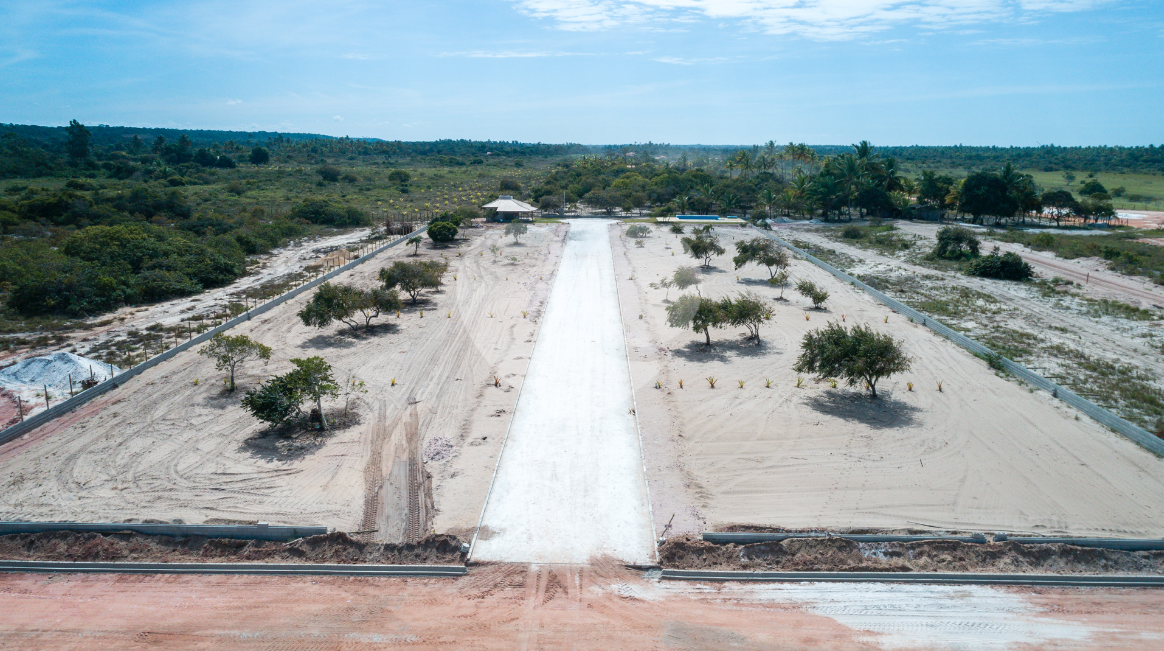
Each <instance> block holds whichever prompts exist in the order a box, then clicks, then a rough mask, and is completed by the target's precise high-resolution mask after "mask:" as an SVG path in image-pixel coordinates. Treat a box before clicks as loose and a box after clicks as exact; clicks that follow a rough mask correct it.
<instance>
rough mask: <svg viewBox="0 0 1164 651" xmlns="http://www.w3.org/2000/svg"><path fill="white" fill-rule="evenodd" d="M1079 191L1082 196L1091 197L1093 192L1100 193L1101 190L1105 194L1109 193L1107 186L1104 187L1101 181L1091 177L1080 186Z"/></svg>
mask: <svg viewBox="0 0 1164 651" xmlns="http://www.w3.org/2000/svg"><path fill="white" fill-rule="evenodd" d="M1077 192H1078V193H1079V196H1081V197H1090V196H1091V195H1093V194H1099V193H1101V192H1102V193H1103V194H1107V188H1105V187H1103V184H1102V183H1100V182H1099V181H1096V180H1095V179H1090V180H1088V181H1087V182H1086V183H1084V184H1083V185H1081V186H1079V189H1078V190H1077Z"/></svg>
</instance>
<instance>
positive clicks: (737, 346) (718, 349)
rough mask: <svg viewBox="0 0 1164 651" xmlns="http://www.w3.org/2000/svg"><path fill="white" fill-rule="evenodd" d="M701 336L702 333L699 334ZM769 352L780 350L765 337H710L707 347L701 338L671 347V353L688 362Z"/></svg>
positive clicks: (776, 352)
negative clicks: (681, 345) (677, 346)
mask: <svg viewBox="0 0 1164 651" xmlns="http://www.w3.org/2000/svg"><path fill="white" fill-rule="evenodd" d="M700 336H702V335H700ZM771 353H775V354H780V351H779V350H777V349H776V347H775V346H772V345H770V344H769V343H768V341H767V340H766V339H763V338H761V339H760V340H759V341H756V340H755V339H744V338H743V337H740V338H739V339H730V338H728V339H724V338H721V339H719V340H716V339H712V340H711V347H710V348H709V347H708V346H707V345H706V344H704V343H703V340H693V341H690V342H688V343H687V345H685V346H683V347H682V348H672V349H671V354H672V355H673V356H675V357H678V358H680V359H683V360H687V361H689V362H706V361H710V360H715V361H720V362H723V361H727V360H728V359H730V358H732V357H760V356H763V355H768V354H771Z"/></svg>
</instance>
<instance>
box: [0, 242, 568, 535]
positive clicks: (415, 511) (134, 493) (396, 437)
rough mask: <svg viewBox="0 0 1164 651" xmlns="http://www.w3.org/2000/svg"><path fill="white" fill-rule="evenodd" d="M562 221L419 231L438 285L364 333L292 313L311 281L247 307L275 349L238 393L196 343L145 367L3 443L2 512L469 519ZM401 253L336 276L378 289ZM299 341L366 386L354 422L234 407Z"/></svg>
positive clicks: (361, 522) (464, 523)
mask: <svg viewBox="0 0 1164 651" xmlns="http://www.w3.org/2000/svg"><path fill="white" fill-rule="evenodd" d="M564 229H565V227H564V226H559V227H555V226H532V227H531V228H530V232H529V235H528V236H527V237H526V238H525V241H524V242H523V243H522V244H521V245H514V244H513V242H512V240H504V241H503V240H502V234H501V231H500V230H499V229H487V230H477V229H474V230H472V231H470V233H471V240H469V241H467V242H461V243H460V244H458V245H457V246H454V247H451V248H449V249H447V250H444V251H440V250H433V249H430V248H428V247H427V245H426V247H425V248H424V249H423V250H422V252H421V257H422V258H423V257H433V256H439V255H442V254H443V255H446V256H447V258H448V260H449V262H450V270H449V274H448V275H447V276H446V278H445V282H446V284H445V287H444V289H443V291H441V292H438V293H431V294H428V295H426V296H425V297H423V298H422V301H421V303H420V304H419V305H417V306H411V305H409V306H407V307H406V309H405V310H404V312H403V314H402V315H401V316H400V317H399V318H397V317H395V316H394V315H388V316H386V317H382V318H381V319H380V320H379V321H378V322H379V323H380V325H379V326H376V327H374V328H373V330H372V331H370V332H359V333H356V334H352V333H350V332H348V331H346V329H345V328H346V326H339V325H337V326H333V327H329V328H326V329H323V330H316V329H311V328H307V327H306V326H304V325H303V324H302V323H301V322H300V321H299V319H298V317H297V316H296V312H297V311H298V310H300V309H301V308H302V307H303V305H304V304H305V303H306V302H307V300H308V298H309V297H308V295H306V294H305V295H304V296H302V297H299V298H297V299H296V300H293V301H289V302H288V303H286V304H284V305H282V306H279V307H278V308H276V309H274V310H272V311H270V312H268V313H266V314H264V315H262V316H260V317H256V318H255V319H254V320H253V321H251V322H250V323H248V324H246V325H245V326H240V327H238V328H235V329H234V331H233V332H234V333H242V334H248V335H250V336H251V337H254V338H255V339H257V340H259V341H261V342H264V343H267V344H269V345H271V346H272V347H273V348H274V349H275V353H274V357H273V358H272V360H271V362H270V364H269V365H268V366H266V367H264V366H262V365H259V364H251V365H249V366H247V367H246V368H245V369H244V370H243V372H242V374H241V376H240V378H239V380H240V391H238V392H237V393H235V394H234V395H230V394H226V393H224V392H223V390H222V386H223V385H222V377H223V374H222V373H220V372H216V371H215V370H214V369H213V365H212V363H211V362H209V361H208V360H206V359H205V358H203V357H200V356H198V355H197V354H195V353H194V352H187V353H184V354H183V355H180V356H178V357H176V358H175V359H173V360H170V361H168V362H166V363H165V364H162V365H159V366H158V367H156V368H153V369H150V370H149V371H147V372H145V373H143V374H142V375H140V376H138V377H136V378H133V379H132V380H130V381H129V382H127V383H126V385H124V386H123V387H121V388H118V389H116V390H114V391H112V392H110V393H109V394H106V395H104V396H102V397H100V398H98V399H96V400H94V401H93V402H91V403H89V404H87V405H86V406H84V407H82V408H80V409H78V410H77V411H75V412H73V413H71V414H69V415H67V416H65V417H62V418H60V419H58V420H56V421H54V422H52V423H50V424H47V425H45V426H44V427H42V428H40V429H38V430H36V431H35V432H32V433H29V434H28V435H26V436H24V437H22V438H21V439H18V440H17V441H14V442H12V443H9V444H7V445H5V446H4V447H3V448H0V486H2V487H3V488H2V490H0V519H6V520H19V519H29V520H81V521H116V520H123V519H146V518H156V519H160V520H167V521H169V520H173V519H180V520H183V521H185V522H189V523H200V522H204V521H208V520H220V519H225V520H243V521H253V520H264V521H270V522H281V523H296V524H320V525H327V526H331V527H335V528H338V529H341V530H346V531H355V530H360V531H371V530H375V531H374V533H375V537H376V538H377V539H379V540H385V541H398V540H402V539H405V538H409V539H415V538H416V537H418V536H419V535H421V534H423V533H424V532H425V531H426V530H432V529H433V528H435V529H437V530H440V531H442V532H444V531H452V532H453V533H459V534H463V533H465V532H467V531H470V530H472V529H473V528H474V527H475V526H476V523H477V518H478V516H479V515H480V510H481V505H482V503H483V501H484V495H485V492H486V490H487V487H488V483H489V479H490V476H491V473H492V470H493V467H494V462H495V459H496V454H497V452H498V449H499V447H500V441H501V437H502V435H503V434H504V431H505V423H506V421H507V420H508V419H507V418H504V417H501V416H502V415H504V414H505V413H507V412H511V411H512V409H513V404H514V402H515V400H516V396H517V391H516V390H515V387H516V385H518V384H519V383H520V381H521V375H522V374H523V373H524V372H525V368H526V364H527V359H528V357H529V355H530V351H531V349H532V345H533V340H534V335H535V332H536V329H537V325H538V323H539V321H540V317H541V309H542V305H543V303H544V302H545V299H546V296H547V294H548V290H549V286H550V282H551V281H552V274H553V271H554V269H555V267H556V266H557V261H558V255H559V251H560V248H561V244H560V241H561V237H562V235H563V234H564ZM490 245H500V246H501V248H502V250H503V253H502V255H501V256H494V255H493V254H492V253H490V251H489V247H490ZM411 250H412V249H411V247H398V248H396V249H392V250H390V251H389V252H387V253H385V254H383V255H382V260H377V261H373V262H369V263H367V264H365V265H361V266H360V267H357V268H356V269H355V270H353V271H351V272H349V273H348V274H347V275H346V277H344V278H343V279H342V281H343V282H350V283H355V284H357V285H361V286H373V285H374V284H375V283H376V282H377V281H376V280H375V278H376V273H377V271H378V270H379V269H380V268H381V267H382V266H385V265H387V264H389V263H390V262H391V261H392V260H394V259H409V258H410V257H411V256H410V253H411ZM458 252H460V253H461V254H462V255H461V256H458V255H457V253H458ZM509 256H515V257H516V258H517V260H516V262H510V261H508V260H507V258H508V257H509ZM522 310H525V311H527V312H529V316H528V318H525V317H523V316H522V314H521V311H522ZM422 311H423V316H422V314H421V312H422ZM373 323H377V322H373ZM310 355H321V356H323V357H325V358H326V359H327V360H328V361H330V362H331V364H332V365H333V367H334V369H335V372H336V376H337V377H338V378H340V379H341V380H343V379H346V378H347V377H348V375H349V374H352V375H354V376H355V377H358V378H360V379H362V380H363V381H365V382H366V383H367V388H368V393H367V394H366V395H365V396H364V397H363V398H362V399H361V400H360V403H359V405H358V407H357V411H358V413H359V414H360V417H359V422H358V424H356V425H353V426H350V427H348V428H346V429H343V430H338V431H333V432H331V433H329V434H327V435H325V436H318V437H317V436H315V435H312V434H304V435H299V436H295V437H290V438H288V437H282V436H278V435H273V434H269V433H267V430H266V428H265V427H264V426H262V425H261V424H260V423H259V422H258V421H256V420H254V419H253V418H251V417H250V416H249V415H247V414H246V413H245V412H244V411H243V410H242V408H241V407H240V405H239V400H240V398H241V397H242V393H243V391H245V390H246V389H247V388H249V387H253V386H255V385H256V384H258V382H259V381H260V380H261V379H262V378H263V377H266V376H267V375H270V374H275V373H282V372H285V371H286V370H288V369H289V368H291V365H290V363H289V362H288V360H289V359H290V358H293V357H306V356H310ZM495 376H499V377H500V378H501V386H500V387H494V386H493V378H494V377H495ZM393 379H395V381H396V386H391V382H392V380H393ZM196 381H197V382H198V383H197V384H195V382H196ZM342 406H343V405H342V401H340V404H339V408H342ZM492 416H498V417H496V418H494V417H492ZM430 475H431V476H430Z"/></svg>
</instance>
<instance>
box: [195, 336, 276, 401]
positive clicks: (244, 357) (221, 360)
mask: <svg viewBox="0 0 1164 651" xmlns="http://www.w3.org/2000/svg"><path fill="white" fill-rule="evenodd" d="M198 354H199V355H203V356H205V357H209V358H210V359H213V360H214V368H215V369H217V370H219V371H230V389H229V390H230V391H234V389H235V384H234V374H235V370H236V369H237V368H239V367H240V366H242V365H243V364H245V363H246V362H247V361H249V360H251V359H261V360H263V363H264V364H265V363H267V362H268V361H270V359H271V349H270V347H268V346H264V345H263V344H260V343H259V342H257V341H255V340H253V339H251V338H250V337H248V336H246V335H234V336H231V335H226V334H223V333H221V332H220V333H218V334H216V335H214V336H213V337H211V338H210V341H208V342H206V345H205V346H203V347H202V349H201V350H199V351H198Z"/></svg>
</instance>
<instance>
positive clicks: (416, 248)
mask: <svg viewBox="0 0 1164 651" xmlns="http://www.w3.org/2000/svg"><path fill="white" fill-rule="evenodd" d="M423 241H424V238H422V237H421V236H419V235H413V236H412V237H410V238H408V242H406V243H407V244H411V245H412V246H413V249H412V255H420V243H421V242H423Z"/></svg>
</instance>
